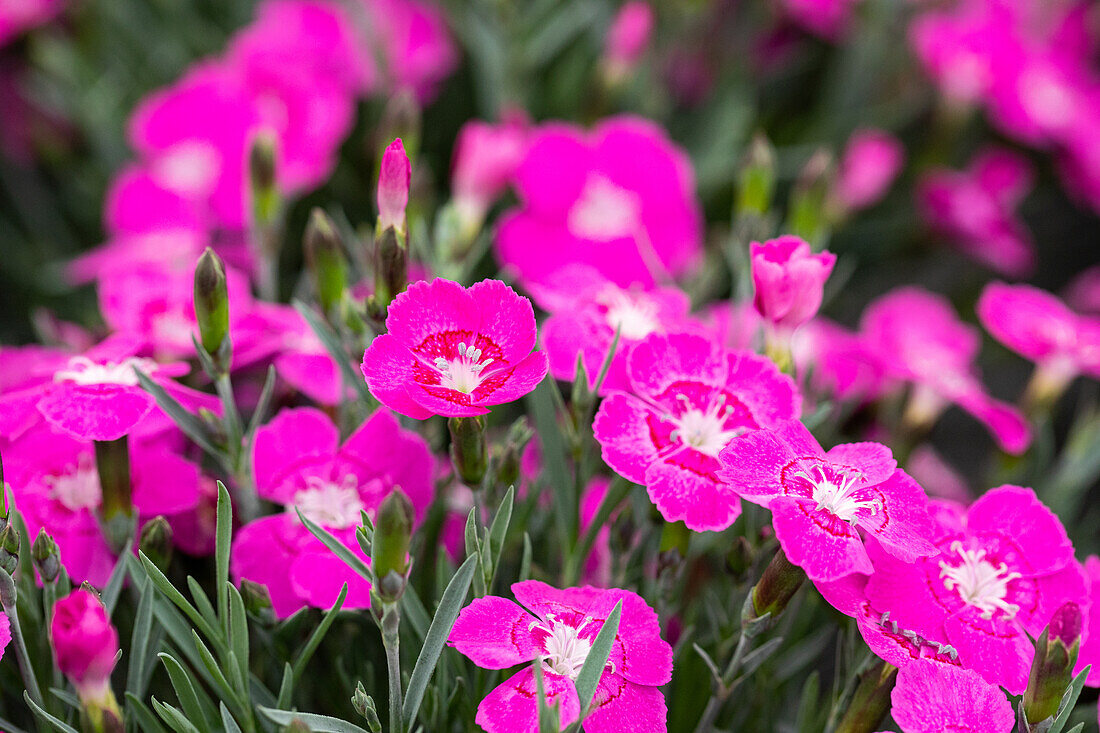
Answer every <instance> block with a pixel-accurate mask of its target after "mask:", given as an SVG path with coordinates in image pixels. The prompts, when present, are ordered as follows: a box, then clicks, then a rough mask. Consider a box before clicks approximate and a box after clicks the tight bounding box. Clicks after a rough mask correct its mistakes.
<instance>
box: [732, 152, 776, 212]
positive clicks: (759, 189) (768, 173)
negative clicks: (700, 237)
mask: <svg viewBox="0 0 1100 733" xmlns="http://www.w3.org/2000/svg"><path fill="white" fill-rule="evenodd" d="M775 179H776V175H775V149H774V148H772V144H771V143H770V142H769V141H768V138H767V137H766V136H765V135H764V134H763V133H757V134H756V135H755V136H754V137H753V139H752V142H750V143H749V148H748V150H747V151H746V152H745V158H744V161H743V162H742V164H741V170H740V171H738V174H737V204H736V207H735V212H736V213H737V214H738V216H741V215H744V214H746V213H752V214H756V215H758V216H763V215H764V214H766V213H768V209H769V208H771V204H772V195H773V194H774V193H775Z"/></svg>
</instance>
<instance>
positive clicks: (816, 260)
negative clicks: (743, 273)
mask: <svg viewBox="0 0 1100 733" xmlns="http://www.w3.org/2000/svg"><path fill="white" fill-rule="evenodd" d="M749 252H750V254H751V255H752V284H753V289H754V291H755V295H754V297H753V305H754V306H755V307H756V312H757V313H759V314H760V315H761V316H762V317H763V318H764V320H765V321H767V322H768V323H770V324H771V325H772V326H774V327H775V328H777V329H779V330H782V331H786V332H791V331H793V330H794V329H796V328H798V327H799V326H801V325H802V324H803V323H805V322H806V321H808V320H810V319H811V318H813V317H814V315H816V314H817V310H818V308H820V307H821V299H822V294H823V292H824V289H825V281H826V280H828V279H829V275H830V274H831V273H832V271H833V265H834V264H836V255H834V254H833V253H832V252H827V251H826V252H820V253H818V254H814V253H813V251H812V250H811V249H810V245H809V244H808V243H807V242H806V241H805V240H803V239H800V238H799V237H795V236H793V235H787V236H783V237H779V238H778V239H769V240H768V241H766V242H764V243H760V242H753V243H752V244H751V245H750V246H749Z"/></svg>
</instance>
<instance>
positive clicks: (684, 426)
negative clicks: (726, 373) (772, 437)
mask: <svg viewBox="0 0 1100 733" xmlns="http://www.w3.org/2000/svg"><path fill="white" fill-rule="evenodd" d="M676 399H677V400H678V401H679V402H682V403H683V406H684V411H683V412H682V413H681V414H680V415H679V417H673V418H672V420H673V421H674V422H675V423H676V429H675V430H673V431H672V432H671V433H669V437H670V438H671V439H672V440H674V441H676V440H678V441H680V442H681V443H683V444H684V445H686V446H688V447H690V448H694V449H695V450H697V451H699V452H700V453H705V454H706V455H708V456H712V457H714V458H717V457H718V453H719V452H721V450H722V449H723V448H725V447H726V444H727V443H729V442H730V441H731V440H733V439H734V438H736V437H737V436H738V435H740V434H741V433H743V432H744V431H745V428H744V427H740V426H738V427H734V428H727V427H726V421H727V420H728V419H729V416H730V415H731V414H733V410H734V407H733V405H726V395H724V394H719V395H718V398H717V399H716V400H714V402H711V403H709V404H708V405H707V407H706V409H705V410H700V409H698V408H696V407H695V406H694V404H693V403H692V402H691V400H690V399H688V397H687V395H685V394H683V393H682V392H681V393H678V394H677V395H676Z"/></svg>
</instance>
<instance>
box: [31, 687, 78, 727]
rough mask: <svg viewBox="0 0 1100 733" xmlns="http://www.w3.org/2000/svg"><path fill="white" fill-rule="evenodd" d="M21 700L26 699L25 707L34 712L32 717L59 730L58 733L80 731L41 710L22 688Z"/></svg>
mask: <svg viewBox="0 0 1100 733" xmlns="http://www.w3.org/2000/svg"><path fill="white" fill-rule="evenodd" d="M23 700H24V701H26V703H27V707H29V708H30V709H31V712H32V713H34V717H35V718H37V719H38V720H39V721H41V722H42V723H43V724H45V725H48V726H49V727H50V730H56V731H59V733H80V732H79V731H78V730H76V728H73V727H72V726H70V725H67V724H65V723H64V722H62V721H61V720H58V719H57V718H55V717H54V716H52V715H50V714H49V713H47V712H46V711H45V710H43V709H42V708H41V707H40V706H39V705H38V703H36V702H35V701H34V700H32V699H31V696H30V695H29V694H28V693H27V691H26V690H23Z"/></svg>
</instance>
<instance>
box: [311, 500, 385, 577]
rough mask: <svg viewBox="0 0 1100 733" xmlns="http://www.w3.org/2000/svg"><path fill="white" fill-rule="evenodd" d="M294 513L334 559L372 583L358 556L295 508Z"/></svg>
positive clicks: (368, 572) (367, 570)
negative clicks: (330, 551) (333, 555)
mask: <svg viewBox="0 0 1100 733" xmlns="http://www.w3.org/2000/svg"><path fill="white" fill-rule="evenodd" d="M294 511H295V512H297V514H298V519H300V520H301V522H302V524H303V525H305V528H306V529H308V530H309V531H310V533H311V534H312V535H313V536H314V537H316V538H317V539H319V540H321V543H322V544H324V546H325V547H327V548H328V549H330V550H332V552H333V553H334V554H335V555H336V557H338V558H340V559H341V560H343V561H344V564H345V565H347V566H348V567H349V568H351V569H352V570H354V571H355V572H356V573H358V574H359V575H361V576H363V577H364V578H366V579H367V580H368V581H371V582H373V581H374V575H373V574H372V573H371V571H370V568H369V567H367V564H366V563H365V562H363V561H362V560H361V559H360V558H359V556H358V555H356V554H355V553H354V552H352V551H351V550H350V549H348V547H347V545H345V544H344V543H343V542H341V541H340V540H338V539H336V538H335V537H333V536H332V534H331V533H330V532H329V531H328V530H326V529H325V528H324V527H320V526H318V525H317V524H315V523H313V522H312V521H310V520H309V519H308V518H307V517H306V516H305V515H304V514H302V512H301V510H300V509H298V508H297V507H295V509H294Z"/></svg>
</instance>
